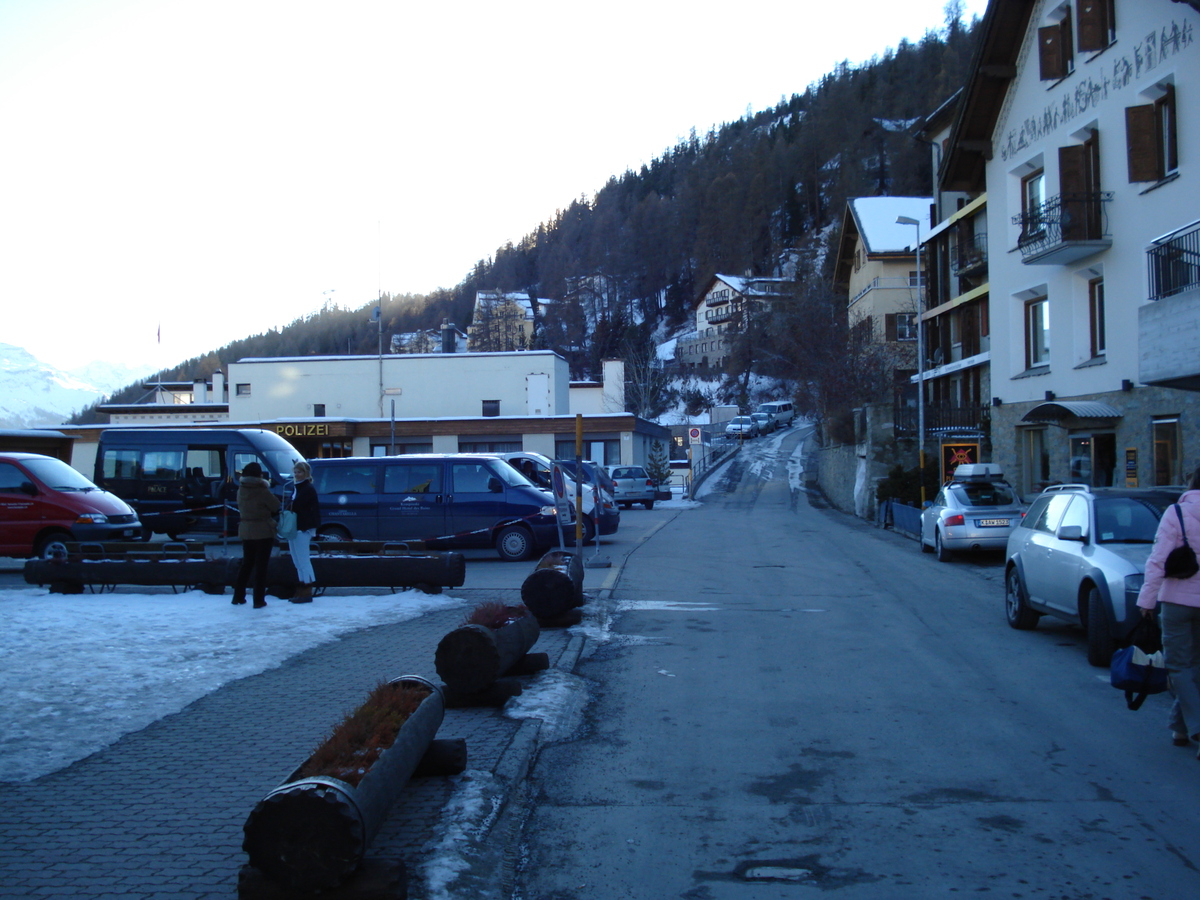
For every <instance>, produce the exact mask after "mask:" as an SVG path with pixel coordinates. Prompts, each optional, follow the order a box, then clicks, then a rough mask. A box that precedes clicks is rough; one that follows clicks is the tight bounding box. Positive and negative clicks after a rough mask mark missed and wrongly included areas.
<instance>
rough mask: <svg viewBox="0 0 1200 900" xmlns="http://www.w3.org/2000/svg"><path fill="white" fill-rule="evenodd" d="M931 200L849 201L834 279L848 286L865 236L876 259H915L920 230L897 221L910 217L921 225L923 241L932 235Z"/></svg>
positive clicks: (912, 198)
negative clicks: (860, 240) (859, 241)
mask: <svg viewBox="0 0 1200 900" xmlns="http://www.w3.org/2000/svg"><path fill="white" fill-rule="evenodd" d="M932 203H933V201H932V200H931V199H930V198H929V197H856V198H855V199H853V200H849V201H847V202H846V211H845V212H844V213H843V214H842V231H841V239H840V240H839V241H838V251H837V260H836V261H835V263H834V267H833V280H834V283H836V284H841V285H843V286H844V285H846V284H847V283H849V281H850V272H851V267H852V266H853V264H854V250H855V245H856V244H857V242H858V239H859V238H860V237H861V238H862V242H863V245H864V246H865V247H866V248H867V255H868V256H869V257H871V258H874V259H881V258H882V259H886V258H889V257H890V258H896V257H901V258H902V257H906V256H907V257H914V256H916V251H915V248H916V246H917V230H916V229H915V228H914V227H913V226H912V225H900V224H899V223H897V222H896V219H897V218H899V217H900V216H907V217H908V218H910V219H916V220H917V221H918V222H920V223H921V229H920V230H921V239H922V240H924V239H925V236H926V235H927V234H929V208H930V205H931V204H932Z"/></svg>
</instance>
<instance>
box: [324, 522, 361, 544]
mask: <svg viewBox="0 0 1200 900" xmlns="http://www.w3.org/2000/svg"><path fill="white" fill-rule="evenodd" d="M317 540H318V541H350V540H353V538H351V537H350V532H349V531H347V530H346V529H345V528H343V527H342V526H341V525H325V526H323V527H321V528H318V529H317Z"/></svg>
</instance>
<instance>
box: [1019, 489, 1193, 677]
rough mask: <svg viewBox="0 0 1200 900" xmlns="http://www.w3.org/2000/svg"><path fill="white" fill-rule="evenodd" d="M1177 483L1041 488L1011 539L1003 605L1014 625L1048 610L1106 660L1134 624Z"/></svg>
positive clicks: (1029, 622) (1023, 625)
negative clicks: (1160, 526)
mask: <svg viewBox="0 0 1200 900" xmlns="http://www.w3.org/2000/svg"><path fill="white" fill-rule="evenodd" d="M1182 490H1183V489H1182V488H1093V487H1088V486H1087V485H1082V484H1062V485H1055V486H1053V487H1049V488H1046V490H1045V491H1043V492H1042V493H1041V494H1039V495H1038V497H1037V499H1036V500H1034V502H1033V504H1032V505H1031V506H1030V507H1029V512H1028V513H1026V515H1025V519H1024V521H1023V522H1022V523H1021V524H1020V525H1019V526H1017V527H1016V528H1015V529H1013V533H1012V535H1011V536H1010V537H1009V539H1008V550H1007V559H1006V561H1005V567H1004V568H1005V571H1004V610H1005V617H1006V618H1007V619H1008V624H1009V625H1011V626H1012V627H1013V628H1019V629H1029V628H1034V627H1036V626H1037V623H1038V619H1040V618H1041V617H1042V616H1043V615H1051V616H1054V617H1056V618H1059V619H1064V620H1066V621H1067V622H1073V623H1075V624H1077V625H1081V626H1083V629H1084V631H1085V632H1086V633H1087V657H1088V662H1090V663H1091V664H1092V665H1094V666H1107V665H1108V664H1109V662H1110V661H1111V659H1112V654H1113V651H1114V650H1115V649H1116V647H1117V645H1118V643H1119V642H1121V641H1122V640H1124V638H1125V637H1126V635H1127V634H1128V633H1129V631H1130V629H1131V628H1133V626H1134V625H1135V624H1137V621H1138V617H1139V612H1138V610H1137V608H1136V604H1137V595H1138V591H1140V590H1141V587H1142V581H1143V578H1144V573H1145V570H1146V558H1147V557H1148V556H1149V555H1150V550H1151V548H1152V547H1153V545H1154V534H1155V532H1156V531H1157V530H1158V520H1159V519H1160V518H1161V517H1162V514H1163V511H1164V510H1166V509H1167V508H1168V507H1170V505H1171V504H1172V503H1174V502H1175V501H1176V500H1178V499H1179V494H1180V493H1181V492H1182Z"/></svg>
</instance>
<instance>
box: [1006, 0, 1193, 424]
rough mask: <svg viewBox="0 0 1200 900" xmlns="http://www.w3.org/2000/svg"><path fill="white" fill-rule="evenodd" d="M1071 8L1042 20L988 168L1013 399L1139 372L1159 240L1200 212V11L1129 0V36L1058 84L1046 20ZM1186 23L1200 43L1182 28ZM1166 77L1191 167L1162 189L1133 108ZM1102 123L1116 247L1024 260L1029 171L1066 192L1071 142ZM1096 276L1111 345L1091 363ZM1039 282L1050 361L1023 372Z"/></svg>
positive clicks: (1125, 0)
mask: <svg viewBox="0 0 1200 900" xmlns="http://www.w3.org/2000/svg"><path fill="white" fill-rule="evenodd" d="M1059 6H1061V3H1059V2H1043V3H1041V4H1039V6H1038V8H1037V10H1035V12H1034V14H1033V16H1032V18H1031V21H1030V25H1029V31H1028V33H1027V34H1026V35H1025V38H1024V44H1023V46H1022V50H1021V57H1020V60H1019V62H1018V76H1017V79H1016V81H1015V82H1014V83H1013V86H1012V87H1011V88H1010V91H1009V98H1008V100H1007V101H1006V103H1005V107H1004V109H1003V110H1002V111H1001V114H1000V117H999V119H998V121H997V127H996V131H995V133H994V135H993V139H992V144H993V154H994V155H993V158H992V160H991V161H990V162H989V164H988V168H987V184H988V241H989V278H990V282H991V296H990V304H991V341H992V344H991V346H992V354H991V365H992V393H993V394H994V395H995V396H998V397H1000V398H1001V399H1003V400H1004V401H1005V402H1021V401H1035V400H1040V399H1042V398H1043V397H1044V395H1045V392H1046V391H1047V390H1053V391H1054V392H1055V393H1056V394H1057V395H1058V396H1059V397H1069V396H1073V395H1080V394H1090V393H1102V392H1107V391H1119V390H1121V382H1122V379H1131V380H1134V381H1136V379H1137V373H1138V341H1137V335H1138V312H1137V311H1138V307H1140V306H1142V305H1144V304H1145V303H1147V302H1149V301H1148V299H1147V298H1148V294H1149V286H1148V278H1147V264H1146V249H1147V247H1148V246H1149V245H1150V244H1151V242H1152V241H1153V239H1154V238H1156V237H1158V236H1161V235H1163V234H1165V233H1167V232H1170V231H1172V230H1174V229H1176V228H1179V227H1180V226H1183V225H1186V224H1187V223H1189V222H1191V221H1194V220H1195V219H1196V218H1197V217H1198V216H1200V207H1198V206H1197V203H1196V197H1197V194H1196V186H1195V176H1196V171H1195V156H1196V154H1197V153H1200V116H1198V115H1196V113H1195V110H1197V109H1200V42H1197V41H1196V40H1195V36H1196V32H1197V29H1198V28H1200V21H1198V20H1197V15H1196V12H1195V10H1193V9H1191V8H1190V7H1188V6H1186V5H1184V4H1177V3H1172V2H1170V0H1116V16H1115V19H1116V24H1117V40H1116V43H1114V44H1112V45H1111V46H1109V47H1108V48H1107V49H1106V50H1104V51H1103V52H1101V53H1098V54H1090V53H1080V52H1078V51H1076V53H1075V69H1074V72H1073V73H1071V74H1070V75H1068V76H1067V77H1066V78H1065V79H1063V80H1062V81H1060V82H1057V83H1054V82H1051V81H1041V80H1040V79H1039V72H1038V49H1037V28H1038V27H1040V26H1044V25H1047V24H1049V22H1048V16H1049V15H1050V14H1051V12H1052V11H1053V10H1054V9H1056V8H1057V7H1059ZM1185 25H1186V26H1188V29H1189V31H1188V32H1187V33H1188V34H1190V36H1191V37H1190V42H1189V41H1188V40H1181V41H1179V42H1175V41H1173V40H1171V35H1172V34H1173V33H1178V31H1177V30H1178V29H1183V28H1184V26H1185ZM1164 35H1165V36H1166V37H1167V40H1165V41H1164V40H1163V37H1164ZM1151 44H1153V52H1151V50H1150V46H1151ZM1163 79H1173V80H1174V83H1175V86H1176V97H1177V113H1178V114H1177V126H1178V146H1179V154H1180V173H1181V177H1180V178H1178V179H1177V180H1175V181H1173V182H1170V183H1165V184H1161V185H1159V186H1158V187H1154V188H1153V189H1152V190H1148V189H1149V188H1151V187H1152V185H1151V184H1150V183H1146V182H1140V183H1130V181H1129V174H1128V166H1127V155H1126V128H1125V109H1126V108H1127V107H1130V106H1138V105H1143V104H1146V103H1149V102H1152V97H1151V96H1150V95H1151V94H1152V92H1153V91H1154V88H1155V85H1156V84H1158V83H1159V82H1161V81H1162V80H1163ZM1088 129H1095V130H1096V132H1097V133H1098V136H1099V154H1100V189H1101V190H1103V191H1112V192H1113V193H1114V198H1113V199H1112V201H1111V202H1109V203H1107V204H1105V208H1106V212H1107V219H1108V232H1109V233H1110V234H1111V235H1112V246H1111V248H1110V249H1108V250H1104V251H1101V252H1099V253H1096V254H1094V255H1093V256H1090V257H1087V258H1084V259H1081V260H1079V261H1077V262H1074V263H1068V264H1057V265H1032V264H1026V263H1023V262H1022V258H1021V253H1020V251H1019V250H1018V249H1017V237H1018V234H1019V232H1020V226H1019V225H1014V224H1013V222H1012V217H1013V216H1014V215H1017V214H1019V213H1020V212H1021V194H1020V192H1021V175H1022V174H1023V173H1025V172H1027V171H1028V169H1029V167H1030V166H1033V165H1036V166H1039V167H1041V168H1044V170H1045V177H1046V182H1045V184H1046V190H1045V193H1046V197H1047V198H1051V197H1054V196H1056V195H1058V194H1059V193H1060V188H1059V167H1058V148H1059V147H1062V146H1066V145H1069V144H1077V143H1081V142H1082V139H1083V137H1084V134H1085V132H1086V131H1087V130H1088ZM1185 169H1186V171H1185ZM1095 277H1103V279H1104V289H1105V299H1106V314H1107V315H1106V319H1107V329H1106V331H1107V352H1106V354H1105V357H1104V361H1103V362H1102V363H1101V364H1089V365H1085V366H1081V365H1080V364H1081V363H1085V362H1089V357H1090V326H1089V320H1088V281H1089V280H1090V279H1092V278H1095ZM1035 292H1039V293H1045V294H1046V296H1047V297H1048V298H1049V308H1050V365H1049V373H1048V374H1047V375H1044V376H1035V377H1025V378H1020V377H1018V378H1013V376H1014V375H1020V374H1021V373H1022V372H1024V370H1025V340H1024V330H1023V329H1024V300H1025V299H1026V298H1027V297H1028V296H1030V295H1031V294H1033V293H1035Z"/></svg>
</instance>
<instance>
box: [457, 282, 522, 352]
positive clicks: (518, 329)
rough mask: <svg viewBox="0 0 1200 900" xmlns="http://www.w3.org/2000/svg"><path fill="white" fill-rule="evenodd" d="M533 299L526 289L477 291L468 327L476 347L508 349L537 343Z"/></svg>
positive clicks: (495, 350)
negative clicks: (515, 290) (534, 335)
mask: <svg viewBox="0 0 1200 900" xmlns="http://www.w3.org/2000/svg"><path fill="white" fill-rule="evenodd" d="M533 321H534V313H533V301H532V300H531V299H530V298H529V295H528V294H526V293H505V292H503V291H476V292H475V309H474V312H472V314H471V325H470V326H469V327H468V328H467V335H468V340H469V342H470V346H471V349H472V350H478V351H482V352H492V353H495V352H508V351H512V350H528V349H529V348H530V347H532V346H533Z"/></svg>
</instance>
